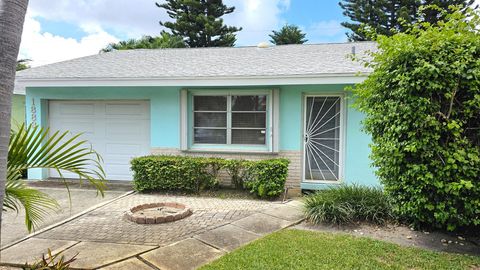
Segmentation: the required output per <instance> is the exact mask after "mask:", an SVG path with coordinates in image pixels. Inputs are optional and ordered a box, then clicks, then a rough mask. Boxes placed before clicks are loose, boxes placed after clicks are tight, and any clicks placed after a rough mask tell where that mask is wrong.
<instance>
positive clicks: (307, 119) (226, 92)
mask: <svg viewBox="0 0 480 270" xmlns="http://www.w3.org/2000/svg"><path fill="white" fill-rule="evenodd" d="M374 49H375V44H374V43H371V42H360V43H337V44H312V45H284V46H270V47H264V46H259V47H238V48H191V49H158V50H129V51H115V52H109V53H101V54H98V55H92V56H87V57H83V58H78V59H73V60H69V61H64V62H60V63H55V64H50V65H46V66H41V67H35V68H31V69H28V70H25V71H21V72H19V73H18V74H17V81H19V82H21V83H22V84H23V85H25V87H26V100H25V102H26V111H27V115H26V119H27V123H36V124H38V125H42V126H49V127H50V128H51V129H52V130H62V131H63V130H69V131H71V132H73V133H78V132H82V133H83V135H82V136H83V137H84V138H85V139H87V140H88V141H89V142H90V143H91V144H92V147H93V148H94V149H95V150H96V151H98V152H99V153H100V154H101V155H102V157H103V159H104V168H105V171H106V174H107V179H109V180H131V178H132V173H131V171H130V169H129V167H130V166H129V162H130V159H131V158H132V157H135V156H140V155H146V154H150V153H153V154H175V155H202V156H221V157H226V158H245V159H265V158H274V157H286V158H288V159H290V161H291V164H290V168H289V176H288V180H287V186H288V187H289V188H292V189H321V188H324V187H326V186H329V185H337V184H342V183H361V184H366V185H376V184H378V182H377V179H376V177H375V175H374V169H373V168H372V167H371V165H370V160H369V146H368V145H369V143H370V138H369V136H368V135H366V134H365V133H363V132H362V128H361V120H362V118H363V115H362V114H361V113H360V112H358V111H356V110H355V109H354V108H352V106H351V104H352V99H351V95H350V94H349V93H348V92H346V91H345V87H347V86H351V85H354V84H355V83H358V82H361V81H362V80H364V79H365V77H366V76H367V75H368V73H369V72H370V70H369V69H368V68H365V67H364V66H363V65H361V64H360V63H358V62H355V61H352V60H351V55H352V54H355V55H356V56H360V57H362V56H365V53H366V52H367V51H370V50H374ZM66 176H67V177H68V175H66ZM50 177H51V178H55V177H59V175H58V174H57V173H56V172H55V171H46V170H40V169H34V170H30V171H29V178H30V179H46V178H50ZM71 177H74V176H73V175H72V176H71Z"/></svg>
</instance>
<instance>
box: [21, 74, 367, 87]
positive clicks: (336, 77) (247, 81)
mask: <svg viewBox="0 0 480 270" xmlns="http://www.w3.org/2000/svg"><path fill="white" fill-rule="evenodd" d="M367 76H368V74H360V75H355V74H351V73H349V74H324V75H314V76H283V77H279V76H272V77H267V76H251V77H217V78H212V77H190V78H66V79H63V78H62V79H60V78H58V79H31V78H17V80H18V81H20V82H22V84H24V85H25V86H27V87H61V86H78V87H80V86H180V87H196V86H271V85H301V84H354V83H360V82H362V81H363V80H365V78H366V77H367Z"/></svg>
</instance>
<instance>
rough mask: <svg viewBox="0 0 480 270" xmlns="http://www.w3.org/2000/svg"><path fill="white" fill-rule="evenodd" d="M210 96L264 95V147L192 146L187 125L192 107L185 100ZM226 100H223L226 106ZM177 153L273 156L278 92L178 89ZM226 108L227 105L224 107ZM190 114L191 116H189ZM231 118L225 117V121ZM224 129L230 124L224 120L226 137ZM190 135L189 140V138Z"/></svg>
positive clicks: (276, 147) (266, 90)
mask: <svg viewBox="0 0 480 270" xmlns="http://www.w3.org/2000/svg"><path fill="white" fill-rule="evenodd" d="M202 95H203V96H210V95H218V96H221V95H227V96H235V95H266V96H267V119H268V121H267V125H266V128H265V129H266V134H265V140H266V144H262V145H254V144H195V143H194V142H193V134H190V133H192V132H193V126H192V124H193V123H189V120H190V119H189V118H191V120H192V121H193V108H189V107H190V106H193V103H192V104H189V99H190V98H192V101H193V96H202ZM228 100H230V99H227V102H228ZM180 103H181V104H180V110H181V113H180V115H181V119H180V122H181V123H180V136H181V138H180V149H181V150H182V151H188V152H218V153H231V152H241V153H252V154H255V153H277V152H278V148H279V131H280V130H279V124H278V123H279V120H278V116H279V105H280V104H279V90H278V89H225V90H221V89H219V90H211V89H208V90H207V89H193V90H187V89H182V90H181V94H180ZM228 105H230V104H227V107H228ZM190 114H191V115H190ZM228 117H231V116H229V114H227V118H228ZM228 125H231V122H230V121H228V119H227V133H228V132H229V129H228ZM189 135H191V136H189ZM229 138H230V139H231V137H230V136H228V134H227V143H229V141H228V140H229Z"/></svg>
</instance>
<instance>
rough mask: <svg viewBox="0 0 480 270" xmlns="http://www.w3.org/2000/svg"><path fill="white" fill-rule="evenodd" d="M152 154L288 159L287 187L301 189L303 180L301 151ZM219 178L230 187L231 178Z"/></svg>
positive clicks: (174, 151) (222, 174) (154, 150)
mask: <svg viewBox="0 0 480 270" xmlns="http://www.w3.org/2000/svg"><path fill="white" fill-rule="evenodd" d="M152 154H155V155H182V156H183V155H185V156H200V157H221V158H227V159H248V160H260V159H270V158H287V159H289V160H290V165H289V166H288V176H287V183H286V187H288V188H292V189H299V188H300V182H301V178H302V154H301V152H300V151H280V152H279V153H278V154H272V153H265V154H263V153H205V152H198V153H197V152H183V151H180V150H178V149H176V148H152ZM219 178H220V180H221V184H222V185H227V186H228V185H230V184H231V183H230V178H229V176H228V174H227V173H226V172H224V171H222V172H220V175H219Z"/></svg>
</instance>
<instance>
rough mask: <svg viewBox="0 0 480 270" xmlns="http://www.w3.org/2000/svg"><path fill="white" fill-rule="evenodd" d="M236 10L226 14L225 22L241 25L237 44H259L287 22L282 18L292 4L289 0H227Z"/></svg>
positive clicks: (227, 3)
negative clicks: (241, 28)
mask: <svg viewBox="0 0 480 270" xmlns="http://www.w3.org/2000/svg"><path fill="white" fill-rule="evenodd" d="M225 4H226V5H228V6H235V11H234V12H233V13H231V14H229V15H227V16H225V19H224V20H225V23H227V24H228V25H233V26H241V27H243V30H242V31H240V32H238V33H237V45H257V44H258V43H260V42H262V41H268V40H269V39H270V38H269V37H268V34H270V33H271V32H272V30H276V29H278V28H279V27H281V26H282V25H283V24H285V21H283V20H282V19H281V15H282V13H283V12H285V11H286V10H288V8H289V6H290V1H289V0H226V1H225Z"/></svg>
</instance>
